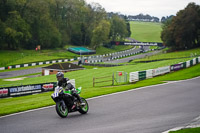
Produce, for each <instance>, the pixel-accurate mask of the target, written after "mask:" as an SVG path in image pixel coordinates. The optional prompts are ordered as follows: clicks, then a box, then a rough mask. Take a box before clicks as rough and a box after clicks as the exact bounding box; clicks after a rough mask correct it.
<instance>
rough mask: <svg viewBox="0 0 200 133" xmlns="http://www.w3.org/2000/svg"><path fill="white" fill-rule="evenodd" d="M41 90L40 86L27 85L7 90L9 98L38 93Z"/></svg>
mask: <svg viewBox="0 0 200 133" xmlns="http://www.w3.org/2000/svg"><path fill="white" fill-rule="evenodd" d="M41 90H42V85H41V84H40V85H27V86H17V87H11V88H9V91H10V96H18V95H25V94H32V93H39V92H41Z"/></svg>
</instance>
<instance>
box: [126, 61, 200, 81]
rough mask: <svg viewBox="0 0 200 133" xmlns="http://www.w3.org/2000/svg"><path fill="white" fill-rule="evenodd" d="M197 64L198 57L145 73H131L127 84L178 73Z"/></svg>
mask: <svg viewBox="0 0 200 133" xmlns="http://www.w3.org/2000/svg"><path fill="white" fill-rule="evenodd" d="M198 63H200V57H197V58H194V59H192V60H189V61H186V62H181V63H178V64H174V65H170V66H165V67H159V68H156V69H149V70H145V71H136V72H131V73H130V77H129V82H130V83H133V82H137V81H141V80H144V79H148V78H153V77H156V76H159V75H163V74H166V73H170V72H172V71H178V70H180V69H184V68H188V67H190V66H193V65H195V64H198Z"/></svg>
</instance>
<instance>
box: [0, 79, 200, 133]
mask: <svg viewBox="0 0 200 133" xmlns="http://www.w3.org/2000/svg"><path fill="white" fill-rule="evenodd" d="M199 81H200V77H198V78H194V79H190V80H186V81H179V82H169V83H167V84H163V85H155V86H150V87H143V88H139V89H136V90H131V91H126V92H121V93H116V94H111V95H107V96H102V97H97V98H93V99H88V103H89V106H90V109H89V112H88V114H86V115H81V114H79V113H78V112H75V113H72V114H69V116H68V117H67V118H65V119H62V118H60V117H59V116H58V115H57V114H56V111H55V107H49V108H45V109H41V110H37V111H31V112H26V113H20V114H17V115H12V116H6V117H2V118H0V132H1V133H55V132H56V133H162V132H164V131H166V130H169V129H171V128H174V127H179V126H183V125H189V124H190V123H191V122H194V119H195V118H197V117H198V116H199V115H200V106H199V103H200V96H199V94H200V83H199ZM105 89H106V88H105Z"/></svg>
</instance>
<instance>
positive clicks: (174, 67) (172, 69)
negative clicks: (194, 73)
mask: <svg viewBox="0 0 200 133" xmlns="http://www.w3.org/2000/svg"><path fill="white" fill-rule="evenodd" d="M182 68H183V64H175V65H171V68H170V69H171V71H178V70H180V69H182Z"/></svg>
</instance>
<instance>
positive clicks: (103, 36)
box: [91, 20, 110, 49]
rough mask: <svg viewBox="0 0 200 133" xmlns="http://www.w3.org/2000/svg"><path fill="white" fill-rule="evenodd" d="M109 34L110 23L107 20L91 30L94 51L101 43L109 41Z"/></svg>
mask: <svg viewBox="0 0 200 133" xmlns="http://www.w3.org/2000/svg"><path fill="white" fill-rule="evenodd" d="M109 32H110V22H109V21H107V20H102V21H101V22H99V24H98V26H97V27H95V29H94V30H93V35H92V43H91V44H92V47H93V48H94V49H96V48H97V47H98V46H100V45H101V44H103V43H106V42H108V41H109V38H108V37H109Z"/></svg>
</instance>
